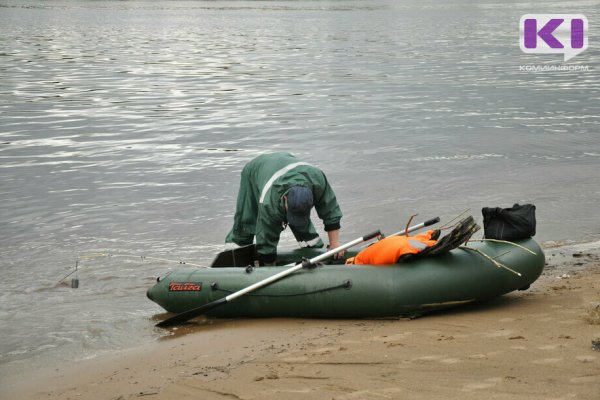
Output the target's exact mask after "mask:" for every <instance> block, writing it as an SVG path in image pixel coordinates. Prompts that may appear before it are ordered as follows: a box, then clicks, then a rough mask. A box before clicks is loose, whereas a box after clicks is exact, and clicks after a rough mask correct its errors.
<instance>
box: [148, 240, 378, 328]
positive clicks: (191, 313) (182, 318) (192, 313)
mask: <svg viewBox="0 0 600 400" xmlns="http://www.w3.org/2000/svg"><path fill="white" fill-rule="evenodd" d="M380 235H381V232H380V231H375V232H372V233H370V234H368V235H365V236H362V237H359V238H356V239H354V240H353V241H351V242H348V243H346V244H344V245H341V246H340V247H336V248H335V249H331V250H329V251H327V252H325V253H323V254H321V255H319V256H316V257H314V258H311V259H310V260H306V261H303V262H301V263H298V264H288V265H286V267H289V266H292V268H289V269H286V270H284V271H281V272H280V273H278V274H275V275H272V276H270V277H268V278H266V279H263V280H262V281H259V282H256V283H254V284H252V285H250V286H248V287H246V288H244V289H241V290H238V291H237V292H234V293H231V294H230V295H228V296H225V297H223V298H220V299H218V300H215V301H212V302H210V303H207V304H205V305H203V306H200V307H197V308H194V309H191V310H188V311H184V312H182V313H180V314H177V315H175V316H173V317H171V318H167V319H165V320H164V321H162V322H159V323H158V324H156V326H158V327H161V328H165V327H168V326H173V325H178V324H180V323H182V322H186V321H188V320H190V319H192V318H195V317H197V316H200V315H202V314H204V313H205V312H206V311H208V310H212V309H213V308H216V307H219V306H221V305H223V304H227V303H229V302H230V301H233V300H235V299H237V298H238V297H241V296H243V295H245V294H246V293H250V292H252V291H255V290H256V289H260V288H262V287H264V286H267V285H269V284H271V283H273V282H275V281H278V280H279V279H282V278H284V277H286V276H288V275H291V274H293V273H294V272H296V271H298V270H300V269H302V268H309V267H310V266H311V265H312V264H315V263H318V262H319V261H323V260H325V259H327V258H329V257H331V256H333V255H335V254H337V253H339V252H340V251H343V250H346V249H349V248H350V247H352V246H356V245H357V244H359V243H362V242H366V241H368V240H371V239H373V238H375V237H377V236H380Z"/></svg>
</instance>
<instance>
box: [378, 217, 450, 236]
mask: <svg viewBox="0 0 600 400" xmlns="http://www.w3.org/2000/svg"><path fill="white" fill-rule="evenodd" d="M438 222H440V217H435V218H431V219H430V220H427V221H425V222H421V223H420V224H417V225H413V226H411V227H410V228H407V229H402V230H401V231H398V232H396V233H393V234H391V235H389V236H397V235H404V234H406V233H411V232H414V231H416V230H419V229H422V228H425V227H426V226H429V225H433V224H437V223H438Z"/></svg>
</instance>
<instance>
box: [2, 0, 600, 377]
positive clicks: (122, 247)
mask: <svg viewBox="0 0 600 400" xmlns="http://www.w3.org/2000/svg"><path fill="white" fill-rule="evenodd" d="M598 5H599V2H598V1H576V2H569V3H568V4H563V2H551V1H550V2H548V1H526V2H525V1H513V2H502V3H501V4H500V3H499V4H494V2H489V1H487V2H486V1H483V0H482V1H466V0H462V1H450V2H447V1H442V0H429V1H394V0H389V1H385V0H373V1H345V0H340V1H319V0H314V1H302V0H299V1H265V2H262V1H159V0H154V1H152V0H147V1H102V0H98V1H85V0H84V1H66V0H64V1H59V0H56V1H54V0H49V1H25V0H14V1H12V0H0V195H1V200H2V201H1V202H0V242H1V247H0V257H1V258H0V272H2V276H3V288H4V289H3V290H2V292H0V320H1V321H2V324H1V326H0V370H1V369H4V370H8V369H9V368H10V369H16V370H18V369H19V368H25V367H27V365H29V363H31V362H34V363H38V362H41V361H40V360H44V359H47V358H55V357H58V358H61V359H77V358H83V357H91V356H93V355H95V354H97V353H98V352H101V351H104V350H107V349H113V348H119V347H127V346H132V345H135V344H137V343H139V342H140V341H150V340H155V339H156V338H157V337H159V336H160V333H159V332H157V331H156V330H154V329H153V322H154V321H153V320H152V319H151V318H152V316H153V315H155V314H158V313H160V309H159V308H158V307H157V306H156V305H154V304H153V303H151V302H149V301H148V300H147V299H146V298H145V290H146V289H147V288H148V287H149V286H150V285H151V284H152V282H153V280H154V279H155V277H156V276H158V275H161V274H163V273H164V272H165V271H167V270H168V269H169V268H177V267H178V265H177V264H174V263H169V262H164V261H159V260H154V259H150V258H146V259H141V258H140V256H147V257H150V256H152V257H157V258H166V259H169V260H187V261H191V262H195V263H199V264H206V263H208V262H209V261H210V260H211V259H212V257H213V255H214V254H215V252H216V251H217V250H218V249H220V247H221V245H222V242H223V238H224V236H225V234H226V232H227V230H228V229H229V228H230V223H231V220H232V215H233V211H234V208H235V197H236V192H237V185H238V180H239V172H240V170H241V168H242V167H243V165H244V163H246V162H247V161H248V160H250V159H251V158H252V157H255V156H256V155H259V154H262V153H264V152H267V151H273V150H277V151H280V150H286V151H290V152H292V153H294V154H297V155H298V156H299V157H301V158H303V159H305V160H307V161H310V162H311V163H314V164H316V165H319V166H320V167H322V169H324V170H325V172H326V173H327V175H328V178H329V180H330V181H331V182H332V185H333V187H334V189H335V191H336V193H337V195H338V199H339V201H340V204H341V206H342V210H343V212H344V219H343V220H342V225H343V231H342V240H351V239H353V238H355V237H356V236H358V235H361V234H363V233H365V232H366V231H371V230H373V229H375V228H381V229H382V230H383V231H384V232H391V231H397V230H399V229H400V228H402V227H403V226H404V224H405V223H406V220H407V219H408V217H409V216H410V215H411V214H415V213H419V217H417V218H418V219H419V218H423V219H424V218H429V217H433V216H436V215H440V216H442V218H444V219H450V218H451V217H453V216H454V215H456V214H458V213H460V212H462V211H463V210H465V209H467V208H470V209H471V212H472V213H473V215H474V216H475V217H476V218H478V219H479V220H480V219H481V217H480V208H481V207H484V206H503V207H506V206H510V205H512V204H513V203H514V202H533V203H534V204H536V205H537V207H538V211H537V212H538V236H537V237H538V239H540V240H542V241H546V240H553V241H564V240H574V241H587V240H598V239H599V238H600V228H599V226H600V213H599V212H598V198H599V197H600V196H599V195H600V185H599V184H600V179H599V178H598V171H599V167H600V136H599V135H600V106H599V105H600V91H599V88H600V79H599V78H600V76H599V73H598V68H600V64H599V52H598V50H597V48H598V46H597V44H598V43H599V42H600V40H599V39H600V37H598V35H597V33H596V32H595V31H594V30H592V31H591V33H590V37H589V43H590V47H589V49H588V50H587V51H585V52H584V53H582V54H581V55H579V56H577V57H575V58H574V59H572V60H571V61H569V64H568V65H580V66H586V67H587V70H585V71H546V72H537V73H536V72H531V71H523V70H522V69H521V68H519V66H523V65H562V59H561V57H560V56H555V55H526V54H523V53H522V52H521V51H520V49H519V46H518V21H519V18H520V16H521V15H523V14H526V13H581V14H585V15H586V17H587V18H588V21H589V22H590V26H594V23H595V22H596V21H598V20H599V18H598V17H599V13H598V10H599V7H598ZM283 243H284V245H285V246H288V247H292V246H293V241H292V240H291V238H290V236H286V237H285V238H284V240H283ZM106 254H113V256H112V257H106V256H105V255H106ZM129 255H132V256H134V257H125V256H129ZM77 260H79V263H78V267H79V268H78V272H77V277H78V279H79V280H80V287H79V289H71V288H70V287H69V285H68V284H69V283H70V279H71V278H72V277H74V276H75V275H71V276H70V277H68V278H67V279H66V280H65V281H64V282H63V283H58V281H59V280H60V279H61V278H62V277H63V276H65V275H67V274H68V273H70V272H71V271H72V270H73V268H74V267H75V264H76V261H77Z"/></svg>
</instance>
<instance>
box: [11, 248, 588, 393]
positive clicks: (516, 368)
mask: <svg viewBox="0 0 600 400" xmlns="http://www.w3.org/2000/svg"><path fill="white" fill-rule="evenodd" d="M544 251H545V253H546V260H547V265H546V268H545V269H544V272H543V274H542V276H541V277H540V278H539V279H538V280H537V281H536V282H535V283H534V284H533V285H532V287H531V288H530V289H529V290H527V291H524V292H513V293H510V294H508V295H505V296H501V297H498V298H496V299H494V300H492V301H490V302H486V303H479V304H474V305H468V306H463V307H458V308H455V309H452V310H447V311H444V312H440V313H436V314H431V315H427V316H424V317H421V318H418V319H413V320H406V319H400V320H397V319H393V320H303V319H254V320H211V321H204V322H201V323H198V324H194V325H190V326H187V327H183V328H179V329H177V330H175V331H174V332H175V334H174V335H172V336H167V337H164V338H162V339H160V340H159V341H157V342H152V343H145V344H143V345H141V346H140V347H137V348H133V349H125V350H116V351H109V352H107V353H103V354H102V355H99V356H97V357H95V358H92V359H87V360H81V361H73V362H68V363H60V364H58V365H54V366H48V367H45V368H40V369H38V370H34V371H32V372H31V374H28V376H27V379H26V382H23V380H22V379H20V378H22V377H19V376H9V377H4V378H3V380H4V383H3V385H2V386H3V387H2V388H0V397H2V398H6V399H17V398H18V399H41V398H44V399H80V398H90V399H91V398H107V399H115V400H124V399H137V398H140V397H146V396H147V397H149V398H151V399H169V398H174V397H176V396H177V397H179V398H199V397H202V398H210V399H213V398H214V399H220V398H230V399H231V398H237V399H270V398H273V399H275V398H277V399H280V398H286V399H287V398H311V399H313V398H315V399H321V398H323V399H332V398H333V399H363V398H364V399H372V398H406V397H409V398H425V399H435V398H440V397H442V396H443V397H444V398H456V399H459V398H460V399H471V398H473V399H476V398H481V397H482V396H484V395H485V396H492V397H493V398H500V399H504V398H506V399H509V398H510V399H514V398H523V399H525V398H527V399H530V398H534V399H537V398H539V399H547V398H556V399H559V398H564V399H570V398H576V399H590V400H591V399H595V398H597V397H596V396H597V393H600V352H598V351H594V350H593V349H592V341H593V340H595V339H596V338H598V339H600V321H599V320H598V315H597V314H598V309H597V306H598V305H600V288H599V287H598V284H597V283H598V282H599V281H600V256H599V254H598V251H597V249H596V250H594V249H592V250H589V249H586V248H578V247H577V245H575V246H570V247H555V248H552V247H551V248H545V249H544ZM595 307H596V308H595Z"/></svg>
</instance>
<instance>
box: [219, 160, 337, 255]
mask: <svg viewBox="0 0 600 400" xmlns="http://www.w3.org/2000/svg"><path fill="white" fill-rule="evenodd" d="M293 186H306V187H309V188H311V189H312V191H313V196H314V202H315V209H316V211H317V215H318V216H319V218H320V219H322V220H323V223H324V225H325V230H326V231H331V230H336V229H339V228H340V220H341V218H342V211H341V210H340V207H339V205H338V203H337V200H336V198H335V193H334V192H333V189H332V188H331V186H329V183H328V182H327V178H326V177H325V174H324V173H323V171H321V170H320V169H319V168H317V167H314V166H312V165H310V164H308V163H305V162H303V161H300V160H299V159H297V158H296V157H294V156H293V155H292V154H290V153H272V154H265V155H261V156H259V157H256V158H255V159H253V160H252V161H250V162H249V163H248V164H246V166H245V167H244V169H243V170H242V177H241V182H240V190H239V193H238V199H237V207H236V211H235V217H234V223H233V228H232V229H231V231H230V232H229V234H228V235H227V237H226V238H225V243H235V244H237V245H239V246H245V245H249V244H252V242H253V239H254V237H255V236H256V249H257V251H258V254H259V255H260V256H261V259H262V260H263V261H265V262H272V261H274V260H275V258H276V254H277V244H278V243H279V236H280V234H281V232H282V231H283V230H284V229H285V227H286V226H287V220H286V212H285V206H284V199H283V196H284V195H285V194H286V193H287V192H288V190H289V189H290V188H292V187H293ZM290 229H291V230H292V233H293V234H294V236H295V238H296V240H298V243H299V244H300V246H301V247H323V242H322V241H321V239H320V238H319V234H318V233H317V232H316V230H315V227H314V225H313V224H312V222H311V223H309V224H308V225H307V226H306V227H304V228H298V227H292V226H291V225H290Z"/></svg>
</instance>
